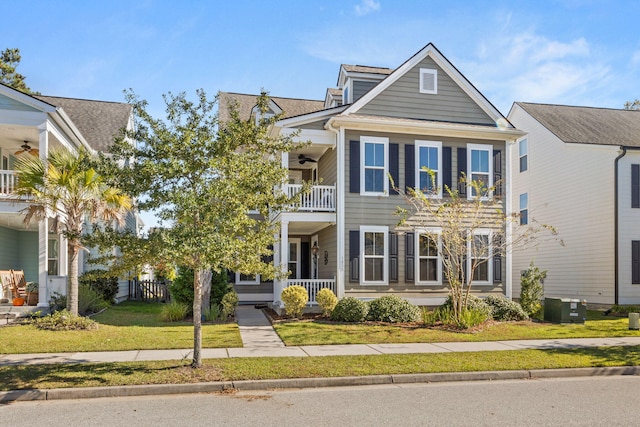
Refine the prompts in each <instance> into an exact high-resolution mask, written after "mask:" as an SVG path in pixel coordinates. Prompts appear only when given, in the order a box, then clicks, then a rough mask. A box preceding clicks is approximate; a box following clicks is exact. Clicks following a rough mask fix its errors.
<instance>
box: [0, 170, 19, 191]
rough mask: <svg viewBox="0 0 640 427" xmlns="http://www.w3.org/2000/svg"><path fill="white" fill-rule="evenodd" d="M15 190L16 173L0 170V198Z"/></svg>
mask: <svg viewBox="0 0 640 427" xmlns="http://www.w3.org/2000/svg"><path fill="white" fill-rule="evenodd" d="M15 188H16V173H15V172H14V171H7V170H0V196H9V195H10V194H12V193H13V191H14V190H15Z"/></svg>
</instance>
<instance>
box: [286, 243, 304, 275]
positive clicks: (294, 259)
mask: <svg viewBox="0 0 640 427" xmlns="http://www.w3.org/2000/svg"><path fill="white" fill-rule="evenodd" d="M300 261H301V260H300V239H299V238H291V239H289V271H290V272H291V274H290V275H289V279H300V278H301V275H300V265H301V262H300Z"/></svg>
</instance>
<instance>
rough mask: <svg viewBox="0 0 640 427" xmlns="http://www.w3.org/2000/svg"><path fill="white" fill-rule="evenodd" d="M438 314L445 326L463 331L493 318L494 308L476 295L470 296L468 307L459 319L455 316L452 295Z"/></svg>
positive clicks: (438, 310)
mask: <svg viewBox="0 0 640 427" xmlns="http://www.w3.org/2000/svg"><path fill="white" fill-rule="evenodd" d="M436 312H437V317H438V319H439V320H440V321H441V322H442V323H443V324H445V325H448V326H454V327H456V328H461V329H468V328H473V327H474V326H478V325H481V324H482V323H484V322H486V321H487V320H489V319H491V318H492V317H493V314H492V307H491V306H489V305H488V304H487V303H485V302H484V300H482V299H481V298H478V297H476V296H474V295H469V298H468V299H467V307H466V308H463V309H462V312H461V313H460V315H459V316H458V318H456V316H455V315H454V311H453V301H452V299H451V295H449V296H448V297H447V299H446V300H445V302H444V304H442V305H441V306H440V307H438V309H437V310H436Z"/></svg>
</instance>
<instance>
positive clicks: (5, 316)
mask: <svg viewBox="0 0 640 427" xmlns="http://www.w3.org/2000/svg"><path fill="white" fill-rule="evenodd" d="M37 311H40V312H43V313H46V312H48V311H49V310H48V309H43V308H42V307H36V306H33V305H23V306H14V305H13V304H6V303H5V304H0V325H6V324H9V323H12V322H15V320H16V319H18V318H20V317H27V316H28V315H29V314H31V313H35V312H37Z"/></svg>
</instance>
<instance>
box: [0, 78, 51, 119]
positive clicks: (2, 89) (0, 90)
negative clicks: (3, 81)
mask: <svg viewBox="0 0 640 427" xmlns="http://www.w3.org/2000/svg"><path fill="white" fill-rule="evenodd" d="M0 94H2V95H4V96H6V97H8V98H11V99H13V100H15V101H17V102H20V103H22V104H25V105H28V106H29V107H32V108H35V109H36V110H40V111H42V112H45V113H52V112H54V111H55V110H56V107H54V106H53V105H51V104H48V103H46V102H44V101H41V100H39V99H38V98H35V97H33V96H31V95H27V94H26V93H23V92H20V91H19V90H16V89H13V88H11V87H9V86H4V85H0Z"/></svg>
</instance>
